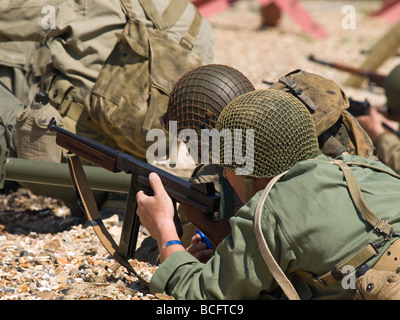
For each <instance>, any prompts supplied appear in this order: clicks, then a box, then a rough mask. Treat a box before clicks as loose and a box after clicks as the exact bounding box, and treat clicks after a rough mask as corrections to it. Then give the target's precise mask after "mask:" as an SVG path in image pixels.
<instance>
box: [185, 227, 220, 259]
mask: <svg viewBox="0 0 400 320" xmlns="http://www.w3.org/2000/svg"><path fill="white" fill-rule="evenodd" d="M186 251H187V252H189V253H190V254H192V255H193V257H195V258H196V259H197V260H199V261H200V262H203V263H206V262H207V261H208V260H209V259H210V258H211V256H212V254H213V252H214V250H213V249H207V245H206V244H205V243H203V242H201V238H200V235H199V234H195V235H194V236H193V237H192V240H191V244H190V246H189V247H187V248H186Z"/></svg>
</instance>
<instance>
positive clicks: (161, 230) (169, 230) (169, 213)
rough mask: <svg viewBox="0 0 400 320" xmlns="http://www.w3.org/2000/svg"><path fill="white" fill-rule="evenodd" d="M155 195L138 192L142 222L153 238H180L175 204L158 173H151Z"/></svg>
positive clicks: (138, 205)
mask: <svg viewBox="0 0 400 320" xmlns="http://www.w3.org/2000/svg"><path fill="white" fill-rule="evenodd" d="M149 181H150V185H151V188H152V189H153V192H154V196H148V195H146V194H145V193H144V192H143V191H139V192H138V193H137V194H136V200H137V211H136V212H137V214H138V216H139V218H140V222H141V223H142V224H143V225H144V226H145V228H146V229H147V230H148V231H149V232H150V234H151V235H152V237H153V238H155V239H156V240H157V241H159V242H162V241H163V240H165V238H167V240H166V241H169V240H171V239H179V237H178V236H177V235H176V229H175V224H174V221H173V218H174V206H173V203H172V200H171V198H170V197H169V195H168V193H167V192H166V191H165V188H164V186H163V184H162V181H161V179H160V177H159V176H158V175H157V174H156V173H154V172H153V173H151V174H150V175H149Z"/></svg>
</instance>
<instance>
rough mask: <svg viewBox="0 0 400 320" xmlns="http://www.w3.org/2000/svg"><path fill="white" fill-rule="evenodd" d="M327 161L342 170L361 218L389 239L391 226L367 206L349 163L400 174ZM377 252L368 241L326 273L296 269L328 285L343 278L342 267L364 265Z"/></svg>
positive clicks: (301, 274) (300, 273)
mask: <svg viewBox="0 0 400 320" xmlns="http://www.w3.org/2000/svg"><path fill="white" fill-rule="evenodd" d="M311 160H314V161H322V162H326V161H323V160H319V159H311ZM329 163H331V164H334V165H337V166H338V167H339V168H340V170H342V172H343V175H344V178H345V180H346V182H347V187H348V189H349V193H350V196H351V198H352V200H353V202H354V205H355V206H356V208H357V209H358V211H359V212H360V214H361V215H362V216H363V218H364V219H365V220H366V221H367V222H368V223H369V224H370V225H371V226H372V227H373V228H374V230H376V231H377V232H379V233H382V234H384V235H385V240H389V239H391V238H392V235H393V227H392V226H391V225H390V224H389V223H388V221H386V220H383V219H381V218H378V217H377V216H376V215H375V213H374V212H373V211H372V210H371V209H370V208H369V207H368V206H367V204H366V203H365V201H364V199H363V197H362V194H361V190H360V187H359V185H358V182H357V180H356V177H355V176H354V174H353V172H352V171H351V169H350V167H349V166H350V165H358V166H363V167H367V168H370V169H373V170H376V171H380V172H384V173H387V174H389V175H391V176H393V177H395V178H398V179H400V176H399V175H398V174H396V173H394V172H392V171H390V170H386V169H383V168H380V167H377V166H374V165H370V164H366V163H362V162H351V161H349V162H345V161H343V160H337V159H335V160H331V161H329ZM378 254H379V252H378V250H377V248H376V246H375V245H374V244H372V243H368V245H367V246H366V247H364V248H363V249H362V250H361V251H359V252H357V253H356V254H355V255H353V256H352V257H351V258H349V259H348V260H346V261H345V262H344V263H342V264H341V265H339V266H338V267H335V268H333V269H332V270H331V271H328V272H327V273H325V274H323V275H320V276H316V277H315V276H312V275H311V274H310V273H308V272H306V271H298V272H296V273H298V274H299V275H300V276H302V277H303V278H306V279H309V280H312V281H314V282H316V283H318V284H319V285H321V286H328V285H330V284H333V283H336V282H338V281H341V280H342V279H343V276H344V275H343V274H342V272H341V270H342V268H343V267H344V266H346V265H352V266H353V267H354V268H356V269H357V268H359V267H360V266H362V265H364V264H365V263H366V262H367V261H369V260H370V259H371V258H373V257H375V256H377V255H378Z"/></svg>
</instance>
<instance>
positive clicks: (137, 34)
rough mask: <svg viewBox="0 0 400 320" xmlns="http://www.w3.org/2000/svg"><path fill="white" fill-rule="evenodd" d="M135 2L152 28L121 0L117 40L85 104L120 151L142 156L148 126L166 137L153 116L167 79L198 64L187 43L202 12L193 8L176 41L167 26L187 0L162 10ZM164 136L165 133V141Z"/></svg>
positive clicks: (161, 106)
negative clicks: (122, 15) (122, 19)
mask: <svg viewBox="0 0 400 320" xmlns="http://www.w3.org/2000/svg"><path fill="white" fill-rule="evenodd" d="M138 2H139V4H140V6H141V7H142V8H143V10H144V12H145V14H146V19H149V20H150V21H151V22H152V24H153V27H154V28H151V27H148V26H147V25H146V22H147V23H148V21H144V20H143V19H139V18H138V17H137V15H136V14H135V13H134V11H133V9H132V4H131V0H121V3H122V6H123V8H124V11H125V13H126V16H127V19H128V21H127V23H126V25H125V27H124V30H123V31H122V32H121V33H118V34H117V35H116V36H117V38H118V41H117V43H116V45H115V47H114V49H113V50H112V52H111V54H110V55H109V57H108V58H107V60H106V62H105V63H104V65H103V67H102V69H101V71H100V74H99V77H98V79H97V80H96V83H95V85H94V87H93V88H92V90H91V92H90V93H89V95H88V97H87V101H86V105H87V106H88V108H89V114H90V116H91V118H92V120H93V121H94V122H95V123H96V124H97V126H98V130H101V131H103V132H104V133H105V134H106V135H107V136H109V137H110V138H111V139H112V140H114V142H115V143H116V144H117V145H118V147H119V148H120V149H121V151H123V152H126V153H129V154H131V155H133V156H134V157H136V158H138V159H141V160H143V159H145V158H146V150H147V148H148V147H149V146H150V145H151V144H152V143H154V142H153V141H146V133H147V132H148V130H150V129H153V128H158V129H160V130H163V131H164V133H165V137H167V132H166V131H165V130H164V129H163V128H162V126H161V124H160V121H159V118H160V117H161V115H162V114H163V113H164V112H165V111H166V108H167V104H168V99H169V93H170V91H171V90H172V87H173V85H174V84H175V82H176V81H177V80H178V79H179V78H180V77H181V76H182V75H183V74H185V73H186V72H188V71H190V70H192V69H193V68H195V67H198V66H200V65H202V59H201V58H200V57H199V55H197V54H195V53H194V52H193V51H192V48H193V45H194V40H195V39H196V36H197V35H198V34H199V31H200V27H201V24H202V21H203V17H202V16H201V14H200V13H199V11H198V10H197V9H196V8H195V15H194V18H193V20H192V22H191V24H190V25H189V26H188V30H187V32H186V34H183V35H182V38H181V40H180V41H179V44H178V43H176V42H175V41H172V40H170V39H169V37H168V36H169V30H170V29H171V27H173V26H174V25H175V24H179V23H181V24H182V23H183V22H182V18H183V13H184V11H185V9H186V7H187V6H188V5H191V4H190V3H189V1H186V0H169V1H168V5H167V7H166V9H165V11H164V12H163V13H162V14H159V12H158V10H157V8H156V7H155V4H154V3H153V1H152V0H139V1H138ZM167 142H168V138H166V139H165V145H167ZM158 143H161V142H160V141H158ZM166 150H168V148H166Z"/></svg>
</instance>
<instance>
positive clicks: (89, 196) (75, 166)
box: [67, 153, 149, 287]
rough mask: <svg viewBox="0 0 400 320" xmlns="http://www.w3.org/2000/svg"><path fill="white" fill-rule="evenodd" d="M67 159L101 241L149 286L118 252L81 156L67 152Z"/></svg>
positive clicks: (85, 209) (76, 187)
mask: <svg viewBox="0 0 400 320" xmlns="http://www.w3.org/2000/svg"><path fill="white" fill-rule="evenodd" d="M67 160H68V167H69V170H70V174H71V178H72V180H73V183H74V185H75V189H76V191H77V192H78V193H79V197H80V200H81V201H82V205H83V207H84V211H85V213H86V215H87V218H88V219H89V222H90V223H91V225H92V227H93V229H94V231H95V233H96V235H97V237H98V238H99V240H100V242H101V243H102V244H103V246H104V247H105V248H106V250H107V251H108V253H109V254H110V255H111V256H112V257H113V258H114V259H115V260H116V261H117V262H119V263H120V264H121V265H122V266H124V267H125V268H126V269H128V270H129V271H130V272H132V273H133V274H134V275H135V276H136V277H137V278H138V279H139V281H140V282H141V283H142V284H143V285H144V286H146V287H149V282H148V281H146V280H145V279H143V278H142V277H141V276H140V275H139V274H138V272H136V270H135V269H134V268H133V267H132V265H131V264H130V263H129V261H128V260H127V259H126V258H125V257H123V256H121V255H120V254H118V245H117V243H116V242H115V240H114V238H113V237H112V235H111V234H110V233H109V232H108V230H107V228H106V227H105V225H104V224H103V221H102V219H101V218H100V213H99V210H98V208H97V204H96V201H95V199H94V196H93V193H92V191H91V189H90V186H89V183H88V181H87V178H86V174H85V171H84V170H83V167H82V163H81V161H80V159H79V157H78V156H77V155H75V154H72V153H67Z"/></svg>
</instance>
